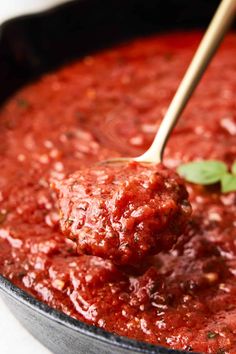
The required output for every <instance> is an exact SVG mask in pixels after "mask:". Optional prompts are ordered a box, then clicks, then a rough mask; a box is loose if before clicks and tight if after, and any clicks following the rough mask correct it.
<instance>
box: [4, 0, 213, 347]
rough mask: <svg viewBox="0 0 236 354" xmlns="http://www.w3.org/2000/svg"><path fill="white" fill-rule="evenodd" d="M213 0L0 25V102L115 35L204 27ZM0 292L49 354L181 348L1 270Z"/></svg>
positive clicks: (107, 5)
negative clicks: (54, 303)
mask: <svg viewBox="0 0 236 354" xmlns="http://www.w3.org/2000/svg"><path fill="white" fill-rule="evenodd" d="M218 3H219V1H215V0H207V1H206V0H191V1H190V0H186V1H184V0H164V1H162V0H78V1H73V2H70V3H68V4H66V5H62V6H58V7H56V8H53V9H51V10H48V11H45V12H42V13H40V14H37V15H30V16H24V17H21V18H17V19H13V20H11V21H8V22H6V23H5V24H3V25H2V26H1V27H0V82H1V85H0V102H1V103H2V102H4V100H6V99H7V97H9V96H10V95H11V94H12V93H13V92H14V91H15V90H16V89H17V88H19V87H20V86H22V85H23V84H25V83H26V82H28V81H30V80H33V79H36V78H37V77H38V76H39V75H41V74H43V73H44V72H47V71H49V70H52V69H55V68H56V67H57V66H60V65H62V64H64V63H65V62H67V61H69V60H72V59H74V58H78V57H80V56H82V55H84V54H86V53H91V52H92V51H96V50H98V49H100V48H104V47H107V46H110V45H112V44H114V43H116V42H119V41H122V40H127V39H130V38H132V37H135V36H139V35H148V34H151V33H155V32H160V31H167V30H173V29H192V28H199V27H205V26H206V25H207V23H208V22H209V20H210V18H211V16H212V15H213V12H214V10H215V9H216V7H217V5H218ZM0 293H1V296H2V297H3V299H4V301H5V302H6V303H7V305H8V306H9V308H10V309H11V310H12V312H13V313H14V315H15V316H16V317H17V318H18V319H19V321H20V322H21V323H22V324H23V325H24V326H25V327H26V328H27V329H28V330H29V332H30V333H32V334H33V336H35V337H36V338H37V339H38V340H39V341H40V342H42V343H43V344H44V345H45V346H46V347H47V348H49V349H50V350H51V351H52V352H54V353H56V354H72V353H73V354H74V353H76V354H77V353H78V354H79V353H84V354H85V353H86V354H92V353H94V354H108V353H109V354H110V353H115V354H119V353H160V354H161V353H162V354H167V353H172V354H174V353H175V354H177V353H182V354H183V353H187V352H184V351H176V350H171V349H166V348H163V347H159V346H152V345H149V344H146V343H142V342H138V341H135V340H130V339H127V338H124V337H120V336H117V335H114V334H111V333H108V332H106V331H103V330H101V329H99V328H96V327H94V326H89V325H86V324H84V323H82V322H80V321H77V320H74V319H72V318H70V317H68V316H66V315H64V314H63V313H60V312H58V311H56V310H53V309H51V308H49V307H48V306H47V305H45V304H43V303H42V302H40V301H38V300H36V299H34V298H33V297H31V296H30V295H28V294H27V293H25V292H24V291H22V290H20V289H19V288H17V287H16V286H15V285H13V284H12V283H11V282H10V281H8V280H6V279H5V278H3V277H2V276H0Z"/></svg>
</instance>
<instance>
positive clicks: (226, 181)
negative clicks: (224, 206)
mask: <svg viewBox="0 0 236 354" xmlns="http://www.w3.org/2000/svg"><path fill="white" fill-rule="evenodd" d="M221 190H222V192H223V193H229V192H234V191H236V176H235V175H232V174H231V173H226V174H224V175H223V176H222V178H221Z"/></svg>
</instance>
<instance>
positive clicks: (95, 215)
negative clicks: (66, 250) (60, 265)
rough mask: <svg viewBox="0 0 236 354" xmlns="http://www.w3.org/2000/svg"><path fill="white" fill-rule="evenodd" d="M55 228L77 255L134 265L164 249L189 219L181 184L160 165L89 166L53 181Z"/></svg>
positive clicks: (169, 245)
mask: <svg viewBox="0 0 236 354" xmlns="http://www.w3.org/2000/svg"><path fill="white" fill-rule="evenodd" d="M54 188H55V189H56V190H57V191H58V197H59V209H60V212H61V220H60V225H61V230H62V232H63V234H65V236H68V237H70V238H71V239H72V240H73V241H74V242H75V243H76V245H77V250H78V252H79V253H80V254H81V253H82V254H90V255H93V256H97V257H102V258H104V259H110V260H112V261H113V262H114V263H116V264H130V265H134V266H136V265H137V264H139V262H140V261H143V260H145V259H146V258H147V257H148V256H150V255H154V254H157V253H158V252H160V251H168V250H170V249H171V248H172V247H173V245H174V244H175V243H176V241H177V239H178V237H179V236H180V235H181V234H182V233H183V232H184V229H185V226H186V224H187V221H188V219H189V217H190V215H191V206H190V204H189V202H188V193H187V191H186V188H185V185H184V182H183V180H182V178H180V177H179V176H178V175H177V174H176V173H175V172H173V171H172V170H170V169H167V168H166V167H164V166H163V165H162V164H157V165H155V164H151V165H150V164H141V163H137V162H134V161H133V162H131V163H123V164H120V163H115V164H102V165H100V166H98V165H94V166H92V167H90V168H88V169H82V170H80V171H77V172H74V173H73V174H71V175H70V176H69V177H68V178H66V179H63V180H62V181H55V186H54Z"/></svg>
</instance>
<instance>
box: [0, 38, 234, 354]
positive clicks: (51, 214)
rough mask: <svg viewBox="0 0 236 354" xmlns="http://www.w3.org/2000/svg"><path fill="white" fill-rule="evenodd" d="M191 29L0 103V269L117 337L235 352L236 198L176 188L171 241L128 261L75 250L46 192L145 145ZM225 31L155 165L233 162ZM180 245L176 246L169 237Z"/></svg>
mask: <svg viewBox="0 0 236 354" xmlns="http://www.w3.org/2000/svg"><path fill="white" fill-rule="evenodd" d="M200 38H201V34H200V33H173V34H166V35H158V36H154V37H151V38H144V39H137V40H135V41H133V42H131V43H127V44H124V45H122V46H119V47H116V48H113V49H109V50H106V51H104V52H101V53H98V54H96V55H93V56H88V57H85V58H84V59H82V60H80V61H77V62H75V63H72V64H69V65H67V66H65V67H63V68H61V69H60V70H58V71H56V72H52V73H49V74H47V75H44V76H43V77H41V78H40V79H39V80H38V81H37V82H35V83H32V84H30V85H28V86H26V87H24V88H22V89H21V90H19V91H18V92H17V93H16V94H15V95H14V96H13V97H12V98H10V100H9V101H8V102H7V103H6V104H5V105H4V106H3V107H2V108H1V111H0V169H1V173H0V272H1V274H3V275H4V276H6V277H7V278H8V279H10V280H11V281H12V282H13V283H14V284H16V285H17V286H19V287H21V288H22V289H24V290H26V291H27V292H28V293H30V294H31V295H33V296H35V297H36V298H37V299H39V300H41V301H44V302H45V303H47V304H48V305H49V306H51V307H53V308H56V309H58V310H60V311H63V312H64V313H66V314H68V315H69V316H72V317H74V318H76V319H79V320H82V321H85V322H87V323H90V324H94V325H96V326H99V327H101V328H104V329H106V330H108V331H110V332H114V333H117V334H119V335H123V336H128V337H131V338H136V339H138V340H141V341H146V342H149V343H153V344H160V345H164V346H167V347H171V348H178V349H185V350H188V351H190V352H191V351H201V352H206V353H217V354H223V353H225V354H226V353H231V354H234V353H235V352H236V242H235V236H236V231H235V230H236V218H235V215H236V193H228V194H222V193H221V192H220V189H219V188H218V186H217V185H216V186H212V187H207V188H205V187H202V186H198V185H191V184H189V185H187V188H188V192H189V194H190V201H191V204H192V207H193V213H192V216H191V219H190V221H189V223H188V225H187V228H186V231H185V233H184V240H182V241H181V242H180V243H179V244H178V242H177V244H178V245H177V246H176V247H174V248H172V249H171V250H170V251H168V252H161V253H159V254H158V255H156V256H152V257H149V258H148V259H147V260H146V261H145V262H140V263H141V264H140V265H139V266H137V267H135V268H132V267H127V266H122V267H121V266H118V265H115V264H114V263H113V262H112V261H111V260H104V259H102V258H99V257H95V256H90V255H80V256H79V255H78V254H77V250H76V247H75V246H74V243H73V242H72V241H71V240H68V239H66V238H65V237H64V236H63V235H62V232H61V230H60V227H59V213H58V205H57V197H56V193H55V192H53V191H52V190H51V189H50V184H51V183H52V181H54V180H55V179H57V180H62V179H64V178H65V177H66V176H68V175H69V174H71V173H73V172H74V171H76V170H80V169H82V168H89V167H90V166H92V165H94V164H95V163H96V162H97V161H98V160H104V159H106V158H108V157H111V156H114V157H119V156H137V155H139V154H141V153H142V152H144V151H145V149H146V148H147V147H148V146H149V145H150V143H151V141H152V139H153V137H154V134H155V131H156V129H157V127H158V125H159V124H160V121H161V118H162V117H163V115H164V113H165V111H166V109H167V107H168V104H169V102H170V100H171V98H172V96H173V94H174V92H175V90H176V88H177V86H178V83H179V82H180V80H181V77H182V75H183V73H184V71H185V69H186V67H187V65H188V63H189V61H190V59H191V57H192V55H193V53H194V50H195V49H196V47H197V44H198V42H199V40H200ZM235 56H236V35H235V34H229V35H228V36H227V38H226V40H225V41H224V43H223V45H222V47H221V49H220V51H219V52H218V54H217V56H216V57H215V58H214V60H213V62H212V63H211V65H210V67H209V70H208V71H207V73H206V74H205V76H204V78H203V80H202V82H201V84H200V85H199V87H198V89H197V91H196V93H195V94H194V96H193V98H192V99H191V102H190V103H189V105H188V107H187V109H186V110H185V112H184V114H183V116H182V118H181V120H180V122H179V123H178V126H177V128H176V129H175V131H174V133H173V134H172V136H171V138H170V141H169V143H168V146H167V148H166V151H165V156H164V163H165V165H166V166H167V167H169V168H172V169H175V168H176V167H177V166H178V165H179V164H180V163H182V162H187V161H191V160H196V159H200V158H202V159H219V160H222V161H224V162H226V163H227V164H228V165H229V166H231V164H232V163H233V161H234V160H235V159H236V144H235V142H236V107H235V105H236V102H235V92H236V74H235V72H236V61H235ZM183 241H184V242H183Z"/></svg>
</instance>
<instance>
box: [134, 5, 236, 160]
mask: <svg viewBox="0 0 236 354" xmlns="http://www.w3.org/2000/svg"><path fill="white" fill-rule="evenodd" d="M235 10H236V0H222V1H221V3H220V5H219V7H218V9H217V11H216V13H215V15H214V17H213V19H212V21H211V23H210V25H209V27H208V29H207V31H206V33H205V35H204V37H203V39H202V40H201V43H200V45H199V47H198V49H197V51H196V53H195V55H194V57H193V59H192V62H191V63H190V65H189V67H188V69H187V71H186V73H185V75H184V78H183V80H182V82H181V83H180V85H179V87H178V90H177V92H176V94H175V96H174V98H173V100H172V102H171V104H170V106H169V108H168V110H167V112H166V114H165V116H164V118H163V120H162V123H161V125H160V128H159V130H158V132H157V134H156V136H155V138H154V141H153V143H152V145H151V146H150V148H149V149H148V150H147V151H146V152H145V153H144V154H143V155H141V156H139V157H137V158H136V159H135V160H136V161H141V162H152V163H159V162H161V161H162V157H163V152H164V148H165V146H166V143H167V140H168V137H169V135H170V133H171V131H172V130H173V128H174V127H175V125H176V123H177V120H178V118H179V116H180V114H181V113H182V111H183V110H184V108H185V106H186V104H187V102H188V100H189V98H190V97H191V95H192V93H193V91H194V89H195V88H196V86H197V84H198V82H199V81H200V79H201V77H202V75H203V73H204V71H205V69H206V68H207V65H208V64H209V62H210V60H211V59H212V57H213V55H214V53H215V51H216V50H217V48H218V46H219V45H220V43H221V41H222V39H223V38H224V35H225V33H226V31H227V30H228V28H229V26H230V24H231V23H232V21H233V19H234V16H235Z"/></svg>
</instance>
